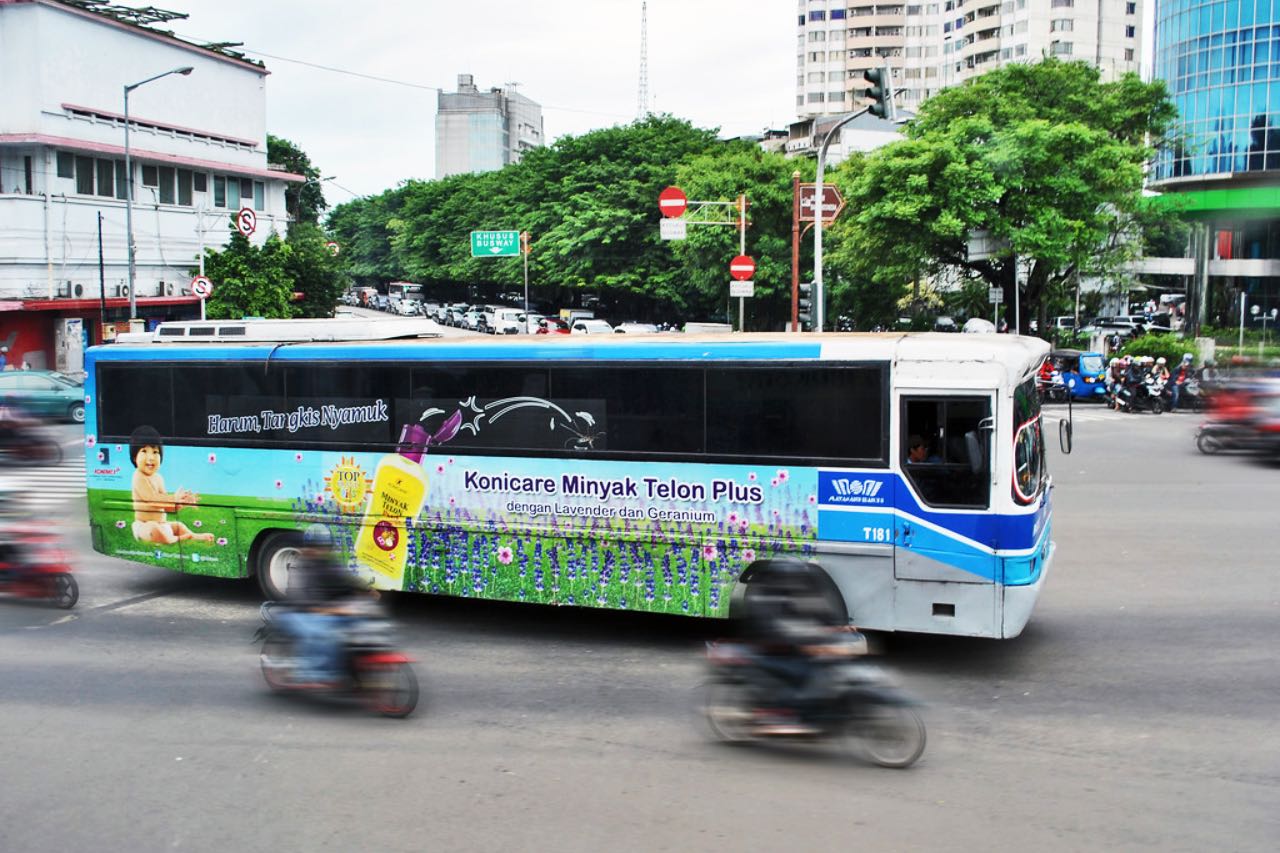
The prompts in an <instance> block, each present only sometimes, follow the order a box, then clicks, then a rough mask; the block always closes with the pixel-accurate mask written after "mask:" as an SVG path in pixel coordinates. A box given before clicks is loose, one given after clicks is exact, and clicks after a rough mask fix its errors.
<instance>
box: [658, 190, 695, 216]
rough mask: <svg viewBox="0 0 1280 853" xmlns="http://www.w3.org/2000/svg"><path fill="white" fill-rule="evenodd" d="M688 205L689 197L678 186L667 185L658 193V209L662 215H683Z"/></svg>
mask: <svg viewBox="0 0 1280 853" xmlns="http://www.w3.org/2000/svg"><path fill="white" fill-rule="evenodd" d="M688 206H689V198H688V197H687V196H686V195H685V194H684V190H682V189H680V188H679V187H667V188H666V189H665V190H663V191H662V192H660V193H658V210H659V211H661V212H662V215H663V216H671V217H676V216H683V215H684V211H685V209H686V208H687V207H688Z"/></svg>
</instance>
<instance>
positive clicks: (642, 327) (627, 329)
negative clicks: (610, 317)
mask: <svg viewBox="0 0 1280 853" xmlns="http://www.w3.org/2000/svg"><path fill="white" fill-rule="evenodd" d="M613 331H614V334H618V335H656V334H657V333H658V327H657V326H655V325H654V324H653V323H619V324H618V325H617V326H614V328H613Z"/></svg>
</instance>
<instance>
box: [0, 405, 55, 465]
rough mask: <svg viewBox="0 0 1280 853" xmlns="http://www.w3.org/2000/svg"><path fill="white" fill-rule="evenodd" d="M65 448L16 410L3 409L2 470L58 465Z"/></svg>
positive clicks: (0, 426) (0, 415) (0, 429)
mask: <svg viewBox="0 0 1280 853" xmlns="http://www.w3.org/2000/svg"><path fill="white" fill-rule="evenodd" d="M61 461H62V445H60V444H59V443H58V442H57V441H56V440H55V439H54V438H53V437H52V436H51V435H49V434H48V433H46V432H45V430H44V426H43V424H42V423H41V422H40V421H39V420H36V419H35V418H32V417H29V416H27V415H25V414H23V413H22V412H20V411H18V410H17V409H15V408H14V407H13V406H0V466H7V465H13V466H18V465H56V464H58V463H59V462H61Z"/></svg>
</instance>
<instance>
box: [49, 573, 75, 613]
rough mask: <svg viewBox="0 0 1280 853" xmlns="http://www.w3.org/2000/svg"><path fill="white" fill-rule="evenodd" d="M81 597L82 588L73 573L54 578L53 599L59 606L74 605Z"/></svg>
mask: <svg viewBox="0 0 1280 853" xmlns="http://www.w3.org/2000/svg"><path fill="white" fill-rule="evenodd" d="M79 597H80V589H79V587H78V586H77V585H76V581H75V578H73V577H71V575H58V576H57V577H55V578H54V579H53V601H54V603H55V604H57V605H58V606H59V607H61V608H63V609H64V610H65V609H68V608H70V607H73V606H74V605H75V603H76V599H78V598H79Z"/></svg>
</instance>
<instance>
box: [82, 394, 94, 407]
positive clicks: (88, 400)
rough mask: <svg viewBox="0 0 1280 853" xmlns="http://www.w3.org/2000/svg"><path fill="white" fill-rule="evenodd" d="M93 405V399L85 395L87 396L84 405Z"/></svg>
mask: <svg viewBox="0 0 1280 853" xmlns="http://www.w3.org/2000/svg"><path fill="white" fill-rule="evenodd" d="M92 403H93V398H92V397H90V396H89V395H88V394H85V395H84V404H85V405H86V406H88V405H91V404H92Z"/></svg>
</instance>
